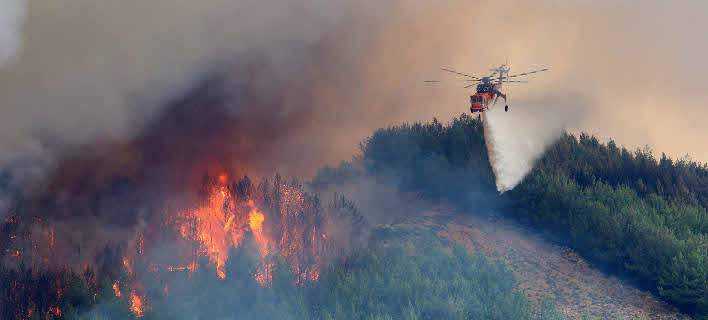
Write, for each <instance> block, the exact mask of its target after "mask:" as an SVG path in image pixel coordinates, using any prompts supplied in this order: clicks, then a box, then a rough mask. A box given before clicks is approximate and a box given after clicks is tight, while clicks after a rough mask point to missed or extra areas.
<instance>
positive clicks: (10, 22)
mask: <svg viewBox="0 0 708 320" xmlns="http://www.w3.org/2000/svg"><path fill="white" fill-rule="evenodd" d="M25 10H26V9H25V2H24V0H0V65H2V64H4V63H5V62H7V61H9V60H10V59H12V58H13V57H15V55H16V54H17V52H18V51H19V50H20V47H21V46H22V30H21V29H22V23H23V22H24V19H25Z"/></svg>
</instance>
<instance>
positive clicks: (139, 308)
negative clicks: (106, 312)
mask: <svg viewBox="0 0 708 320" xmlns="http://www.w3.org/2000/svg"><path fill="white" fill-rule="evenodd" d="M144 307H145V306H144V303H143V297H141V296H139V295H138V294H137V293H135V290H132V291H130V311H131V312H133V314H134V315H135V316H136V317H138V318H141V317H142V316H144V315H145V311H144Z"/></svg>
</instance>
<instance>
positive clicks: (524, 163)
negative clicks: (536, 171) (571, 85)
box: [482, 105, 563, 193]
mask: <svg viewBox="0 0 708 320" xmlns="http://www.w3.org/2000/svg"><path fill="white" fill-rule="evenodd" d="M512 107H514V110H511V109H510V110H509V111H510V112H504V108H503V106H499V105H498V106H496V107H493V108H491V109H490V110H489V111H487V112H485V113H483V114H482V120H483V122H484V140H485V141H486V144H487V153H488V155H489V162H490V164H491V166H492V170H493V171H494V176H495V178H496V184H497V190H498V191H499V192H501V193H503V192H506V191H509V190H511V189H513V188H514V187H516V185H518V184H519V183H520V182H521V181H522V180H523V179H524V177H525V176H526V175H527V174H528V173H529V171H531V169H533V166H534V163H535V162H536V160H538V158H539V157H540V156H541V155H542V154H543V152H544V151H545V150H546V148H547V147H548V146H549V145H551V144H552V143H553V142H554V141H555V140H556V139H558V137H559V136H560V134H561V133H562V132H563V125H562V121H555V120H557V119H553V118H554V114H553V113H554V112H553V110H551V109H549V108H538V107H531V106H528V105H526V106H519V105H516V106H512Z"/></svg>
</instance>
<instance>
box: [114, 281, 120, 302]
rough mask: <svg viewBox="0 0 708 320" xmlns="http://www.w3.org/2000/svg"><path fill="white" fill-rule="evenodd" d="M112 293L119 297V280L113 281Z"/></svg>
mask: <svg viewBox="0 0 708 320" xmlns="http://www.w3.org/2000/svg"><path fill="white" fill-rule="evenodd" d="M113 293H114V294H115V295H116V298H120V296H121V294H120V282H119V281H118V280H116V281H115V282H113Z"/></svg>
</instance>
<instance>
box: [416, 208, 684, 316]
mask: <svg viewBox="0 0 708 320" xmlns="http://www.w3.org/2000/svg"><path fill="white" fill-rule="evenodd" d="M425 217H426V218H425V220H426V224H427V223H430V224H433V225H435V227H436V228H437V229H438V230H440V234H441V235H443V236H445V237H448V238H450V239H453V240H455V241H457V242H459V243H461V244H463V245H464V246H465V247H466V248H468V249H470V250H472V251H481V252H482V253H484V254H485V255H486V256H489V257H491V258H494V259H502V260H503V261H504V262H505V263H506V264H508V265H509V267H510V268H511V269H512V270H513V271H514V273H515V274H516V276H517V278H518V281H519V283H520V285H519V289H520V290H522V291H523V292H524V293H525V294H526V295H527V296H528V297H529V298H530V300H531V301H533V302H534V303H536V304H538V303H540V302H542V301H544V300H550V301H554V302H555V304H556V306H557V308H558V310H560V311H561V312H562V313H563V314H565V315H566V316H567V317H568V318H571V319H581V318H582V317H583V316H589V317H590V318H599V319H690V317H688V316H686V315H683V314H681V313H679V312H678V311H677V310H676V309H675V308H674V307H672V306H670V305H668V304H666V303H664V302H662V301H660V300H658V299H657V298H655V297H654V296H653V295H652V294H651V293H648V292H645V291H642V290H639V289H637V288H636V287H634V286H632V285H631V284H630V283H628V282H627V281H624V280H622V279H619V278H617V277H614V276H611V275H607V274H605V273H603V272H601V271H599V270H598V269H595V268H593V267H592V266H591V265H589V264H588V263H587V262H586V261H585V260H584V259H583V258H581V257H580V256H578V255H577V254H575V253H574V252H573V251H572V250H570V249H568V248H564V247H561V246H558V245H554V244H552V243H549V242H548V241H546V240H545V239H543V238H542V237H541V236H539V235H536V234H534V233H532V232H530V231H527V230H525V229H524V228H523V227H521V226H520V225H518V224H517V223H515V222H513V221H511V220H508V219H505V218H501V217H493V216H475V215H469V214H467V215H463V214H453V213H452V211H446V210H444V209H436V210H433V211H430V212H428V213H426V215H425Z"/></svg>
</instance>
